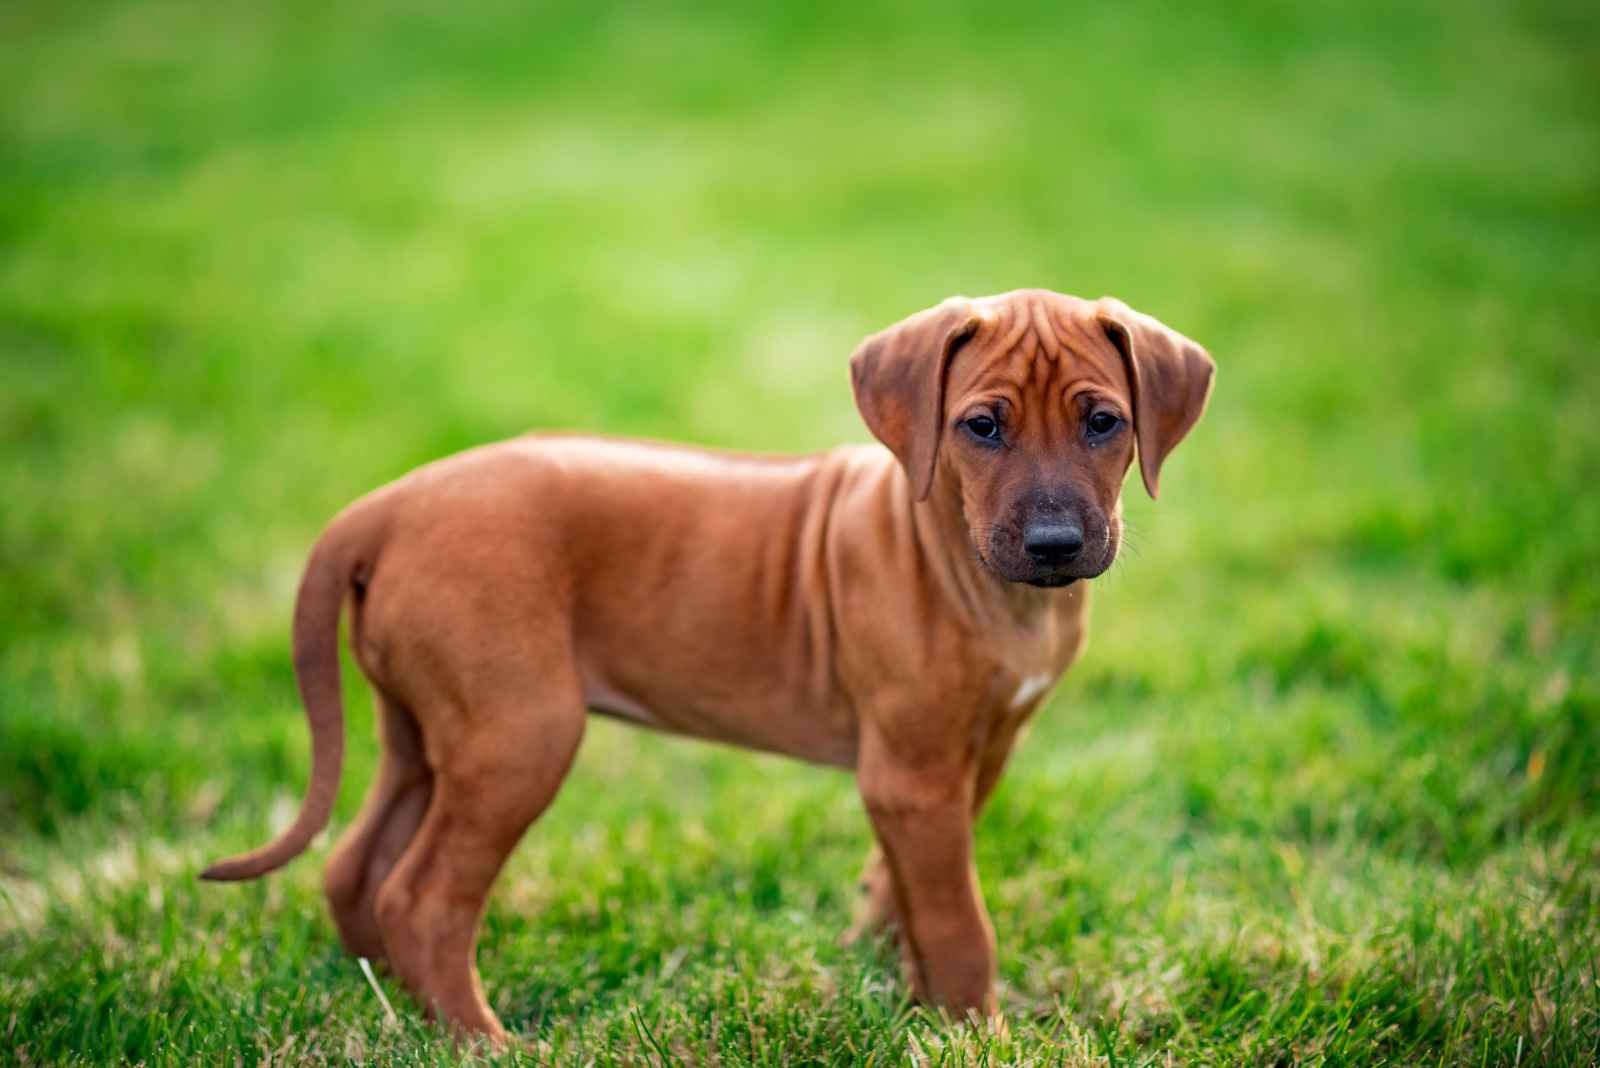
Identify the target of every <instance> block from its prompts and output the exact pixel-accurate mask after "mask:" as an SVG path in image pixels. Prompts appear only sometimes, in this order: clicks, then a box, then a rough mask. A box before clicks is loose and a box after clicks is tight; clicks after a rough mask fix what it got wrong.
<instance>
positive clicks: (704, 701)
mask: <svg viewBox="0 0 1600 1068" xmlns="http://www.w3.org/2000/svg"><path fill="white" fill-rule="evenodd" d="M1214 371H1215V364H1214V363H1213V362H1212V360H1211V358H1210V357H1209V356H1208V355H1207V354H1206V353H1205V351H1204V350H1202V349H1201V348H1200V347H1199V346H1198V345H1196V344H1195V343H1193V342H1191V341H1189V340H1188V339H1186V338H1184V337H1182V336H1180V335H1179V334H1177V333H1174V332H1173V331H1171V330H1169V329H1167V328H1166V327H1164V326H1162V325H1161V324H1160V323H1158V322H1156V321H1155V320H1154V319H1151V318H1149V317H1147V316H1144V315H1141V314H1139V313H1137V312H1134V311H1132V310H1131V309H1129V308H1128V307H1127V306H1126V305H1124V304H1122V303H1121V302H1119V301H1116V300H1112V299H1110V298H1105V299H1101V300H1098V301H1094V302H1089V301H1084V300H1080V299H1078V298H1075V297H1069V296H1063V295H1061V294H1057V293H1052V292H1048V291H1045V290H1019V291H1017V292H1013V293H1006V294H1003V295H1001V296H997V297H988V298H984V299H981V300H969V299H966V298H963V297H953V298H951V299H949V300H946V301H945V302H944V303H942V304H940V305H939V306H938V307H936V308H932V309H930V310H928V311H924V312H920V313H918V314H917V315H913V316H912V317H911V318H909V319H906V320H905V321H903V322H901V323H898V324H896V325H895V326H892V327H890V328H889V329H887V330H884V331H883V332H881V333H878V334H875V335H873V336H872V337H869V338H868V339H867V340H866V341H864V342H863V343H862V344H861V346H860V347H859V348H858V349H857V350H856V352H855V354H854V355H853V356H852V357H851V360H850V378H851V384H852V386H853V388H854V392H855V399H856V404H857V407H858V408H859V409H860V412H861V415H862V418H863V419H864V420H865V421H866V424H867V427H868V428H869V429H870V430H871V431H872V433H873V435H874V436H875V437H876V438H877V439H878V441H880V442H882V445H883V447H881V448H880V447H877V446H864V447H855V446H847V447H844V448H839V449H835V450H833V451H832V452H827V453H822V454H819V455H812V456H802V457H779V456H751V455H740V454H731V453H719V452H711V451H707V450H702V449H692V448H685V447H680V446H672V445H659V444H645V443H639V442H630V441H616V440H609V439H599V438H592V437H581V436H576V435H565V434H548V435H536V436H531V437H524V438H519V439H517V440H515V441H509V442H504V443H501V444H498V445H490V446H486V447H483V448H479V449H473V450H470V451H468V452H465V453H462V454H460V455H458V456H453V457H450V458H448V459H445V460H440V461H439V462H437V463H433V464H429V465H427V466H426V467H423V468H420V469H419V470H417V471H414V472H412V473H411V474H409V475H407V476H405V477H404V478H402V479H400V480H399V481H397V482H395V483H393V484H391V485H389V486H385V487H383V488H382V489H379V490H377V491H375V492H373V493H371V494H369V495H368V496H366V497H363V498H362V499H361V500H359V501H357V502H356V503H354V504H353V505H351V506H350V507H349V508H347V509H346V510H345V511H343V512H342V513H340V515H339V516H338V517H337V518H335V519H334V521H333V522H332V523H331V524H329V526H328V529H327V530H326V531H325V532H324V533H323V535H322V537H321V538H320V539H319V540H318V542H317V544H316V547H315V548H314V549H313V550H312V553H311V559H310V561H309V562H308V563H307V565H306V571H305V576H304V579H303V580H302V582H301V585H300V592H299V597H298V601H297V603H296V606H295V614H294V665H295V674H296V677H297V679H298V681H299V686H300V692H301V696H302V698H303V700H304V702H305V707H306V715H307V718H308V720H309V722H310V729H311V738H312V765H311V784H310V787H309V789H308V791H307V794H306V798H305V802H304V805H303V807H302V808H301V811H300V815H299V818H298V819H297V820H296V822H295V823H294V825H293V826H292V827H290V828H289V829H288V830H287V831H286V832H285V833H284V834H283V835H282V836H281V837H280V838H278V839H277V840H276V841H274V842H272V843H271V844H269V845H267V846H264V847H262V848H260V849H258V850H256V851H255V852H252V853H249V854H246V855H244V856H241V857H236V858H233V859H230V860H224V861H222V862H220V863H218V864H216V865H213V866H212V867H211V868H209V869H208V870H207V871H206V872H205V873H203V875H202V878H206V879H224V880H235V879H253V878H256V877H258V876H260V875H263V874H265V873H266V872H269V871H271V870H273V869H275V868H277V867H279V866H281V865H283V864H285V863H287V862H288V861H289V860H290V859H292V858H293V857H295V856H297V855H298V854H299V853H300V852H302V851H303V850H304V849H305V848H306V846H307V845H308V844H309V843H310V841H311V839H312V837H313V836H314V835H315V834H316V833H317V832H318V831H320V830H321V829H322V828H323V827H324V826H325V825H326V823H327V821H328V816H329V813H330V812H331V810H332V808H333V803H334V798H335V794H336V792H337V789H338V782H339V773H340V764H341V760H342V757H343V747H344V718H343V717H344V713H343V709H342V706H341V701H340V682H339V650H338V639H339V618H340V613H341V610H342V606H343V605H344V604H345V602H347V601H348V602H349V603H350V605H351V619H350V641H351V647H352V648H351V651H352V653H353V655H354V658H355V660H356V663H357V664H359V665H360V668H361V671H362V673H363V674H364V675H365V676H366V677H367V679H368V681H369V682H370V683H371V685H372V688H373V691H374V693H375V694H376V699H377V707H378V719H379V723H378V730H379V735H380V738H381V741H382V745H383V756H382V763H381V766H380V769H379V772H378V777H377V781H376V782H375V783H374V784H373V786H372V789H371V793H370V794H369V796H368V798H367V801H366V805H365V807H364V808H363V809H362V812H361V815H360V817H359V818H358V819H357V821H356V822H355V824H354V825H353V826H352V827H351V828H350V829H349V831H348V832H347V833H346V834H345V835H344V837H343V838H342V839H341V840H340V841H339V843H338V845H337V847H336V848H335V849H334V851H333V854H332V857H331V858H330V859H329V861H328V864H327V870H326V890H327V898H328V904H329V906H330V908H331V911H332V913H333V918H334V921H335V923H336V924H337V925H338V929H339V934H340V937H341V939H342V941H343V943H344V945H345V946H346V947H347V948H348V949H349V950H350V951H351V952H352V953H355V954H359V955H361V956H366V957H381V958H386V959H387V960H388V962H389V964H390V965H391V966H392V967H393V968H394V969H395V971H396V973H397V974H398V975H399V976H400V978H401V979H402V980H403V981H404V983H405V984H406V986H407V987H408V988H409V989H410V990H411V992H412V993H413V994H414V995H415V996H416V998H417V1000H418V1001H419V1002H420V1003H421V1004H422V1005H423V1006H424V1007H425V1009H426V1011H427V1012H428V1013H430V1015H435V1016H437V1017H439V1018H442V1019H443V1020H444V1021H445V1022H446V1023H447V1025H448V1026H450V1027H451V1028H452V1029H455V1030H457V1031H458V1032H460V1033H480V1034H483V1035H486V1036H488V1037H489V1038H491V1039H492V1040H493V1041H494V1042H495V1043H497V1044H503V1043H504V1042H505V1041H506V1034H505V1031H504V1029H503V1028H502V1027H501V1024H500V1021H499V1020H498V1019H497V1018H496V1017H495V1015H494V1013H493V1012H492V1011H491V1010H490V1008H489V1006H488V1003H487V1002H486V1001H485V999H484V996H483V989H482V986H481V984H480V982H479V979H478V971H477V966H476V963H475V954H476V945H477V936H478V926H479V922H480V920H481V918H482V915H483V910H484V902H485V899H486V897H487V895H488V893H489V889H490V886H491V885H492V884H493V883H494V880H495V878H496V876H497V875H498V874H499V872H500V869H501V867H502V866H503V865H504V864H505V861H506V858H507V857H508V856H509V855H510V853H511V850H512V849H513V848H514V847H515V846H516V844H517V841H518V840H519V839H520V838H521V837H522V834H523V832H524V831H526V830H527V828H528V826H529V825H530V824H531V823H532V822H533V821H534V820H536V819H538V817H539V815H540V813H541V812H543V811H544V809H545V807H546V806H547V805H549V804H550V801H551V799H552V798H554V797H555V794H556V790H557V789H558V788H559V786H560V784H561V780H562V778H563V777H564V776H565V775H566V773H567V770H568V768H570V767H571V765H572V760H573V757H574V756H575V755H576V753H577V751H578V745H579V743H580V742H581V740H582V738H583V730H584V723H585V720H586V717H587V713H588V712H590V711H593V712H600V713H604V714H607V715H612V716H616V717H620V718H622V719H625V720H629V721H632V722H635V723H638V724H641V725H645V726H649V727H653V728H656V729H658V730H662V731H668V732H671V733H675V734H681V735H688V736H691V737H696V738H705V739H709V740H713V741H719V742H726V743H731V744H734V745H742V746H748V747H750V748H753V749H762V750H767V751H770V752H775V753H784V754H787V755H789V756H793V757H797V758H799V759H801V760H809V761H814V762H817V763H820V764H829V765H833V766H836V767H841V768H851V769H854V770H855V772H856V775H857V779H858V782H859V786H860V791H861V796H862V799H863V801H864V803H865V806H866V810H867V815H868V817H869V818H870V820H871V823H872V829H873V833H874V835H875V837H876V841H877V848H876V849H875V850H874V851H873V855H872V856H871V857H870V858H869V859H868V864H867V871H866V875H865V879H864V881H865V886H866V903H865V908H864V911H863V915H862V917H861V919H860V920H859V921H858V923H857V924H856V926H855V927H854V928H853V929H852V930H853V932H854V933H861V932H863V931H872V930H877V929H881V928H883V927H884V926H886V925H892V927H893V929H894V931H895V933H896V938H897V939H898V941H899V945H900V948H901V953H902V959H903V962H904V966H905V970H906V973H907V977H908V980H909V982H910V983H911V985H912V988H913V990H914V991H915V993H916V995H917V996H918V997H919V998H922V999H924V1000H928V1001H934V1002H938V1003H942V1004H944V1005H946V1006H948V1007H949V1008H950V1009H952V1010H954V1011H955V1012H956V1013H958V1014H964V1013H967V1012H974V1011H975V1012H978V1013H990V1012H993V1011H994V1008H995V1002H994V995H993V992H992V990H993V984H994V977H995V950H994V934H993V930H992V928H991V927H990V924H989V919H988V915H987V913H986V912H985V910H984V905H983V898H982V895H981V893H980V891H979V887H978V880H977V874H976V870H975V868H974V866H973V844H972V828H973V820H974V817H975V816H976V814H977V813H978V811H979V810H980V809H981V808H982V806H983V803H984V801H985V799H986V798H987V797H988V796H989V793H990V791H992V790H993V789H994V786H995V783H996V781H997V780H998V779H999V776H1000V773H1001V771H1002V769H1003V768H1004V766H1005V762H1006V759H1007V757H1008V756H1009V755H1010V752H1011V747H1012V743H1013V742H1014V740H1015V739H1016V737H1017V732H1018V729H1019V728H1020V727H1021V726H1022V725H1023V724H1024V723H1025V722H1026V721H1027V720H1028V718H1029V717H1030V716H1031V715H1032V714H1033V712H1034V711H1035V710H1036V709H1037V708H1038V707H1039V706H1040V704H1041V703H1042V702H1043V701H1044V699H1045V697H1046V695H1047V694H1048V693H1049V692H1050V690H1051V688H1052V687H1053V686H1054V685H1055V683H1056V681H1057V680H1058V679H1059V678H1060V676H1061V673H1062V672H1063V671H1065V670H1066V669H1067V667H1068V666H1069V665H1070V664H1071V663H1072V662H1073V660H1074V659H1075V658H1076V657H1077V656H1078V654H1079V653H1080V652H1081V651H1082V649H1083V646H1084V641H1085V638H1086V636H1087V624H1088V609H1089V589H1088V584H1087V582H1084V581H1082V580H1085V579H1091V578H1094V577H1095V576H1097V575H1099V574H1101V573H1102V572H1104V571H1105V570H1106V568H1107V567H1109V566H1110V565H1111V562H1112V561H1113V560H1114V559H1116V556H1117V551H1118V548H1119V546H1120V543H1121V535H1122V525H1121V488H1122V483H1123V480H1124V477H1125V476H1126V474H1127V472H1128V468H1129V466H1130V464H1132V462H1133V459H1134V456H1135V453H1137V455H1138V458H1139V467H1140V472H1141V474H1142V476H1143V479H1144V484H1145V488H1146V490H1148V491H1149V493H1150V495H1151V496H1152V497H1154V496H1155V495H1156V488H1157V476H1158V474H1159V472H1160V469H1161V464H1162V461H1163V460H1165V459H1166V457H1167V454H1168V453H1169V452H1171V450H1172V448H1173V447H1174V446H1175V445H1177V444H1178V442H1179V441H1181V440H1182V439H1183V437H1184V435H1186V434H1187V433H1188V432H1189V430H1190V429H1191V428H1192V427H1193V426H1194V425H1195V423H1196V421H1197V420H1198V419H1199V418H1200V414H1201V412H1202V411H1203V410H1204V408H1205V405H1206V399H1207V397H1208V395H1209V393H1210V389H1211V382H1212V377H1213V373H1214Z"/></svg>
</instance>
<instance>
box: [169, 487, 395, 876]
mask: <svg viewBox="0 0 1600 1068" xmlns="http://www.w3.org/2000/svg"><path fill="white" fill-rule="evenodd" d="M381 496H386V495H380V497H379V500H381ZM379 500H375V499H374V498H373V497H367V498H363V499H362V500H360V501H357V502H356V503H355V504H353V505H351V506H350V507H349V508H347V509H345V511H344V512H343V513H341V514H340V515H338V516H336V517H335V518H334V520H333V522H332V523H329V524H328V529H327V530H325V531H323V534H322V537H320V538H318V539H317V544H316V546H315V547H314V548H313V549H312V550H311V559H310V560H309V561H307V562H306V570H305V574H304V575H303V576H302V577H301V579H300V592H299V594H298V596H297V597H296V598H295V605H294V674H295V681H296V682H298V683H299V685H300V699H301V701H302V702H303V703H304V704H305V709H306V721H307V723H308V724H309V726H310V728H311V782H310V784H309V785H308V786H307V788H306V796H305V800H303V801H302V802H301V804H300V815H299V816H298V817H296V819H295V821H294V823H293V825H291V826H290V827H289V829H288V830H286V831H284V832H283V833H282V834H281V835H279V836H278V837H277V838H276V839H275V840H274V841H272V842H269V843H268V844H266V845H264V846H262V847H261V848H259V849H256V850H252V851H251V852H249V853H245V854H242V855H240V856H237V857H229V858H228V859H227V860H219V861H217V862H216V863H215V864H213V865H211V867H209V868H207V869H206V870H205V871H203V872H201V873H200V878H202V879H211V880H217V881H222V882H234V881H237V880H241V879H257V878H260V877H261V876H263V875H265V874H267V872H269V871H273V870H275V869H277V868H281V867H283V866H284V865H285V864H287V863H289V861H291V860H293V859H294V858H295V857H297V856H299V855H300V854H301V853H303V852H305V850H306V847H307V846H309V845H310V844H311V840H312V839H313V838H315V837H316V836H317V834H318V833H319V832H320V831H321V830H322V829H323V828H324V827H326V826H327V825H328V817H329V816H330V815H331V814H332V813H333V803H334V800H335V799H336V798H337V797H338V795H339V774H340V772H341V770H342V769H343V764H344V699H343V695H342V693H341V691H340V680H339V614H340V612H341V611H342V610H343V608H344V600H345V595H346V594H347V593H353V594H354V595H355V597H357V598H358V599H359V598H360V597H361V595H362V594H363V593H364V592H365V590H366V585H367V582H368V580H369V579H370V578H371V575H372V569H373V565H374V563H375V562H376V558H377V554H378V549H379V547H380V546H381V544H382V542H383V538H384V535H385V534H386V532H387V528H388V521H387V520H388V513H389V511H390V510H389V509H388V508H385V507H382V506H381V505H379ZM374 505H379V506H377V507H374Z"/></svg>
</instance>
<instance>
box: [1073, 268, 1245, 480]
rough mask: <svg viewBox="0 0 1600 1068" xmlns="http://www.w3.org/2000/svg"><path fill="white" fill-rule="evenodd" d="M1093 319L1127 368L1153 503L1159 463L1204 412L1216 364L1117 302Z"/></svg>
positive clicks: (1106, 301)
mask: <svg viewBox="0 0 1600 1068" xmlns="http://www.w3.org/2000/svg"><path fill="white" fill-rule="evenodd" d="M1095 318H1096V319H1097V320H1098V321H1099V323H1100V325H1101V327H1102V328H1103V329H1104V330H1105V332H1106V336H1107V337H1109V338H1110V339H1111V343H1112V344H1113V345H1115V346H1116V347H1117V351H1119V352H1121V353H1122V359H1123V360H1124V362H1125V363H1126V364H1127V367H1128V381H1129V382H1130V383H1131V384H1132V386H1133V432H1134V439H1135V440H1136V441H1137V442H1138V445H1139V474H1140V475H1141V476H1143V478H1144V488H1145V492H1147V493H1149V494H1150V496H1151V498H1152V499H1154V498H1155V496H1156V491H1157V488H1158V482H1157V478H1158V476H1159V475H1160V473H1161V462H1162V461H1163V460H1165V459H1166V458H1167V454H1168V453H1169V452H1171V451H1172V450H1173V449H1174V448H1176V447H1177V445H1178V442H1180V441H1182V440H1183V438H1184V435H1186V434H1188V433H1189V431H1190V430H1192V429H1194V425H1195V424H1196V423H1198V422H1199V421H1200V414H1201V413H1202V412H1204V411H1205V410H1206V399H1207V398H1208V397H1210V396H1211V382H1212V379H1213V377H1215V375H1216V370H1217V364H1216V361H1215V360H1213V359H1212V358H1211V357H1210V356H1209V355H1207V354H1206V350H1205V349H1203V348H1201V347H1200V346H1199V345H1196V344H1195V343H1194V342H1193V341H1190V340H1189V339H1188V338H1186V337H1184V336H1183V335H1182V334H1180V333H1178V332H1177V331H1176V330H1169V329H1167V328H1166V327H1164V326H1162V325H1161V324H1160V323H1158V322H1156V321H1155V320H1154V319H1152V318H1150V316H1148V315H1141V314H1140V313H1139V312H1136V311H1134V310H1133V309H1132V308H1130V307H1128V306H1127V305H1126V304H1124V303H1122V301H1120V300H1117V299H1115V298H1113V297H1101V298H1100V300H1099V301H1098V302H1096V307H1095Z"/></svg>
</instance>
